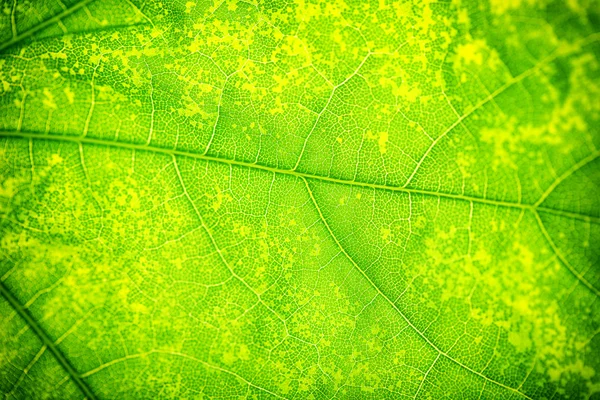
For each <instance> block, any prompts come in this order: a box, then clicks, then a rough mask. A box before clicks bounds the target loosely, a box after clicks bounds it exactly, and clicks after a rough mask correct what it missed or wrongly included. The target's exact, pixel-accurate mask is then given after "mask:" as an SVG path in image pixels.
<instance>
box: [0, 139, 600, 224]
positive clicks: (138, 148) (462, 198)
mask: <svg viewBox="0 0 600 400" xmlns="http://www.w3.org/2000/svg"><path fill="white" fill-rule="evenodd" d="M0 137H14V138H24V139H35V140H51V141H61V142H71V143H81V144H90V145H97V146H105V147H113V148H121V149H129V150H136V151H146V152H151V153H158V154H166V155H169V156H179V157H188V158H194V159H198V160H205V161H210V162H215V163H219V164H227V165H235V166H239V167H245V168H251V169H255V170H261V171H268V172H271V173H276V174H281V175H288V176H294V177H297V178H305V179H310V180H317V181H323V182H329V183H335V184H339V185H345V186H353V187H362V188H370V189H378V190H386V191H392V192H400V193H412V194H420V195H425V196H433V197H440V198H446V199H453V200H459V201H466V202H473V203H479V204H487V205H490V206H497V207H507V208H513V209H521V210H532V211H542V212H547V213H550V214H555V215H560V216H563V217H566V218H572V219H578V220H582V221H585V222H593V223H596V224H600V218H598V217H594V216H590V215H586V214H583V213H577V212H572V211H564V210H557V209H552V208H548V207H543V206H541V205H534V204H523V203H516V202H510V201H502V200H493V199H485V198H481V197H476V196H467V195H461V194H453V193H444V192H435V191H432V190H425V189H416V188H410V187H400V186H390V185H385V184H378V183H369V182H361V181H354V180H346V179H340V178H333V177H329V176H324V175H318V174H312V173H308V172H302V171H298V170H287V169H281V168H276V167H271V166H268V165H261V164H255V163H249V162H245V161H238V160H231V159H226V158H221V157H216V156H210V155H203V154H198V153H194V152H190V151H184V150H175V149H168V148H163V147H158V146H152V145H145V144H136V143H127V142H117V141H111V140H106V139H98V138H91V137H79V136H66V135H53V134H42V133H34V132H23V131H6V130H5V131H0ZM597 156H598V154H596V157H597ZM594 158H595V157H594Z"/></svg>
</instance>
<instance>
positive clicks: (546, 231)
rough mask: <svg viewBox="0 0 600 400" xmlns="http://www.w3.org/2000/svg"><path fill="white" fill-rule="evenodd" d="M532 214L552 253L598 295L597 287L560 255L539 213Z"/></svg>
mask: <svg viewBox="0 0 600 400" xmlns="http://www.w3.org/2000/svg"><path fill="white" fill-rule="evenodd" d="M534 214H535V218H536V220H537V223H538V225H539V227H540V230H541V231H542V235H543V236H544V238H545V239H546V241H547V242H548V244H549V245H550V247H551V248H552V251H553V252H554V254H556V256H557V257H558V259H559V260H560V261H561V262H562V263H563V264H564V265H565V267H567V269H568V270H569V271H570V272H571V273H572V274H573V275H574V276H575V278H577V279H578V280H579V281H580V282H581V283H583V284H584V285H585V286H586V287H587V288H588V289H590V290H591V291H592V293H594V294H595V295H596V296H599V297H600V291H599V290H598V289H596V288H595V287H594V286H593V285H592V284H591V283H590V282H588V280H587V279H585V277H584V276H583V275H581V274H580V273H579V272H578V271H577V270H576V269H575V268H573V266H572V265H571V264H570V263H569V262H568V261H567V259H566V258H565V257H564V256H563V255H562V253H561V251H560V250H559V249H558V247H557V246H556V244H555V243H554V241H553V240H552V237H551V236H550V234H549V233H548V230H547V229H546V227H545V226H544V222H543V221H542V219H541V218H540V215H539V213H537V212H535V211H534Z"/></svg>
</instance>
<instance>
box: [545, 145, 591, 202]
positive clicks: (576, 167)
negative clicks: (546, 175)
mask: <svg viewBox="0 0 600 400" xmlns="http://www.w3.org/2000/svg"><path fill="white" fill-rule="evenodd" d="M599 155H600V151H597V152H595V153H592V154H590V155H589V156H587V157H585V158H584V159H582V160H580V161H579V162H578V163H577V164H575V165H573V166H572V167H571V168H569V169H568V170H566V171H565V172H564V173H563V174H562V175H561V176H559V177H558V178H557V179H556V180H555V181H554V182H552V184H551V185H550V186H548V189H546V191H545V192H544V193H543V194H542V195H541V196H540V198H539V199H538V201H536V202H535V203H534V204H533V206H534V207H537V206H539V205H540V204H542V203H543V202H544V200H546V198H547V197H548V196H549V195H550V194H551V193H552V192H553V191H554V189H556V187H557V186H558V185H560V184H561V183H562V182H564V181H565V179H567V178H568V177H569V176H571V175H573V174H574V173H575V172H577V171H579V170H580V169H581V168H583V167H585V166H586V165H588V164H589V163H591V162H592V161H594V160H595V159H596V158H598V156H599Z"/></svg>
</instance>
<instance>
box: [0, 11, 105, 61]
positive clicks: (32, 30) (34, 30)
mask: <svg viewBox="0 0 600 400" xmlns="http://www.w3.org/2000/svg"><path fill="white" fill-rule="evenodd" d="M93 1H95V0H82V1H80V2H78V3H75V4H73V5H72V6H71V7H68V8H65V9H64V10H63V11H62V12H61V13H58V14H56V15H54V16H52V17H50V18H48V19H47V20H44V21H42V22H41V23H39V24H37V25H35V26H33V27H31V28H29V29H28V30H26V31H25V32H23V33H21V34H20V35H17V36H13V38H12V39H10V40H9V41H7V42H4V43H2V44H0V52H1V51H3V50H5V49H7V48H9V47H11V46H14V45H15V44H17V43H19V42H20V41H22V40H24V39H27V38H28V37H31V36H33V35H35V34H36V33H37V32H39V31H41V30H42V29H44V28H46V27H47V26H49V25H51V24H53V23H55V22H58V21H60V20H61V19H63V18H65V17H67V16H69V15H71V14H73V13H74V12H75V11H77V10H79V9H81V8H83V7H85V6H87V5H88V4H90V3H92V2H93Z"/></svg>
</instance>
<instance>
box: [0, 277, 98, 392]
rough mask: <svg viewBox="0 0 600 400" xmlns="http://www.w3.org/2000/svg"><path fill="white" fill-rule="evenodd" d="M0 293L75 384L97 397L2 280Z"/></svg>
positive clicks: (82, 390)
mask: <svg viewBox="0 0 600 400" xmlns="http://www.w3.org/2000/svg"><path fill="white" fill-rule="evenodd" d="M0 293H2V296H4V298H5V299H6V301H8V302H9V303H10V305H11V306H12V308H14V310H15V311H16V312H17V314H19V316H20V317H21V318H23V319H24V320H25V322H26V323H27V325H29V327H30V328H31V329H32V331H33V332H34V333H35V334H36V335H37V337H38V338H39V339H40V340H41V341H42V343H43V344H44V346H46V347H47V348H48V350H49V351H50V352H51V353H52V354H53V355H54V358H56V361H57V362H58V364H59V365H60V366H61V367H63V369H64V370H65V371H66V372H67V374H68V375H69V376H70V378H71V379H72V380H73V382H74V383H75V385H77V387H78V388H79V390H81V392H83V394H84V395H85V396H86V398H87V399H89V400H95V399H97V397H96V395H95V394H94V392H92V389H90V387H89V386H88V385H87V383H85V381H84V380H83V378H82V376H81V375H80V374H79V373H78V372H77V371H76V370H75V368H73V366H72V365H71V363H70V362H69V360H67V358H66V357H65V356H64V354H63V353H62V352H61V351H60V350H59V349H58V347H57V346H56V345H55V343H54V342H53V341H52V339H50V337H49V336H48V334H47V333H46V331H44V329H43V328H42V327H41V326H40V325H39V324H38V323H37V322H36V320H35V319H34V318H33V316H32V315H31V313H30V312H29V310H27V309H26V308H25V307H23V305H22V304H21V303H20V302H19V300H18V299H17V298H16V297H15V296H14V295H13V294H12V293H11V292H10V290H8V288H7V287H6V286H5V285H4V283H3V282H0Z"/></svg>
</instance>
